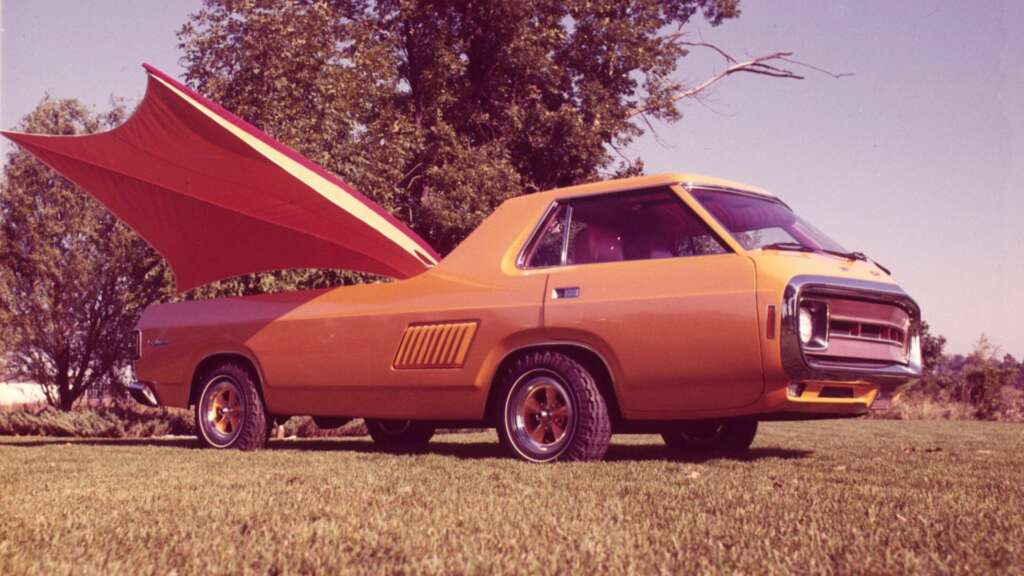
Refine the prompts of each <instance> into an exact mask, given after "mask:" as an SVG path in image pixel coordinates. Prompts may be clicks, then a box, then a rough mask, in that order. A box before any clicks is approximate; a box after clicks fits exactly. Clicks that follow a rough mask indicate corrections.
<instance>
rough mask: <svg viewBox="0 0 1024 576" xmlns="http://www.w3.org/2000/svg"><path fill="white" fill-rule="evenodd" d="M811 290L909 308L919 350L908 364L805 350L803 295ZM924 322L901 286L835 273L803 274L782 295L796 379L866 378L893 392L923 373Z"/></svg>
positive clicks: (786, 345)
mask: <svg viewBox="0 0 1024 576" xmlns="http://www.w3.org/2000/svg"><path fill="white" fill-rule="evenodd" d="M808 292H811V293H813V294H815V295H827V296H839V297H847V298H860V299H870V300H874V301H879V302H886V303H890V304H894V305H896V306H899V307H901V308H903V309H904V310H905V311H906V312H907V314H908V315H909V316H910V327H911V329H910V331H909V333H908V335H909V337H910V338H911V342H910V347H911V350H917V351H918V352H917V353H911V354H909V361H908V362H907V363H906V364H901V363H893V364H885V363H860V362H857V363H854V362H849V363H847V362H841V361H831V360H822V359H818V358H813V357H811V356H808V355H805V354H804V352H803V347H802V346H801V345H800V325H799V310H800V298H801V297H802V296H803V295H804V294H806V293H808ZM920 327H921V310H920V308H918V306H917V303H916V302H914V300H913V299H912V298H911V297H910V296H908V295H907V293H906V292H904V291H903V290H902V289H901V288H900V287H899V286H896V285H893V284H883V283H881V282H869V281H866V280H851V279H846V278H834V277H830V276H797V277H795V278H793V279H792V280H791V281H790V282H789V285H787V286H786V290H785V292H784V293H783V296H782V330H781V335H780V339H779V340H780V345H781V353H782V366H783V368H784V369H785V370H786V375H788V376H789V377H790V378H791V379H792V380H793V381H794V382H803V381H810V380H824V381H833V382H864V383H868V384H872V385H875V386H877V387H878V388H879V389H880V390H881V391H882V392H883V393H885V395H886V396H888V395H889V394H892V393H894V392H896V391H898V390H899V389H900V388H903V387H904V386H906V385H908V384H912V383H913V382H915V381H916V380H917V379H918V378H920V377H921V360H920V354H919V351H920V340H919V339H920V335H919V334H920Z"/></svg>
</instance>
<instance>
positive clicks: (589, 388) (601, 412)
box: [496, 352, 611, 463]
mask: <svg viewBox="0 0 1024 576" xmlns="http://www.w3.org/2000/svg"><path fill="white" fill-rule="evenodd" d="M535 371H545V372H548V373H550V374H552V375H555V376H557V377H558V378H559V380H560V381H561V382H560V383H561V384H562V385H563V387H564V388H565V389H566V391H567V392H568V395H569V399H570V401H571V402H572V403H573V404H572V409H573V414H574V419H575V422H574V423H573V425H572V430H571V431H570V436H569V438H568V440H567V441H566V442H565V444H564V445H563V446H562V449H561V450H559V451H558V452H554V453H551V454H537V453H535V452H533V451H532V450H530V449H529V447H525V446H519V445H517V443H516V440H515V438H514V437H513V434H512V433H511V431H510V430H509V408H510V407H509V402H510V401H511V399H512V396H513V395H514V393H515V388H516V387H517V386H518V385H524V384H526V383H527V382H528V379H526V378H524V376H526V375H528V374H530V373H531V372H535ZM501 385H502V388H501V396H500V398H501V402H500V404H499V406H498V411H497V412H498V413H497V414H496V417H497V423H496V424H497V430H498V442H499V444H500V445H501V446H503V447H504V449H505V450H506V451H507V452H508V453H509V454H510V455H511V456H513V457H516V458H519V459H520V460H525V461H527V462H536V463H544V462H554V461H563V462H567V461H592V460H601V459H602V458H604V455H605V453H606V452H607V450H608V444H609V442H610V441H611V418H610V416H609V414H608V406H607V403H606V401H605V399H604V396H603V395H602V394H601V391H600V389H599V388H598V386H597V384H596V383H595V382H594V378H593V376H592V375H591V374H590V372H588V371H587V369H586V368H584V367H583V366H582V365H581V364H580V363H579V362H577V361H575V360H573V359H572V358H570V357H569V356H566V355H565V354H561V353H558V352H533V353H530V354H527V355H525V356H523V357H522V358H521V359H519V360H518V361H517V362H516V363H515V364H513V365H512V367H511V368H510V369H509V370H508V372H506V374H505V376H504V377H503V378H502V382H501Z"/></svg>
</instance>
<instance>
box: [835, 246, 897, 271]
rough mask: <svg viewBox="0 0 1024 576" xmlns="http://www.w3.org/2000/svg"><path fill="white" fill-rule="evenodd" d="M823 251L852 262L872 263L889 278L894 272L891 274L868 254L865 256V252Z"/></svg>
mask: <svg viewBox="0 0 1024 576" xmlns="http://www.w3.org/2000/svg"><path fill="white" fill-rule="evenodd" d="M821 251H822V252H824V253H826V254H832V255H834V256H839V257H842V258H848V259H850V260H860V261H861V262H871V263H872V264H874V265H875V266H878V267H879V268H881V269H882V272H885V273H886V274H888V275H889V276H892V272H890V271H889V269H888V268H886V267H885V266H882V265H881V264H879V263H878V262H876V261H875V260H874V259H873V258H868V256H867V254H865V253H863V252H856V251H854V252H843V251H841V250H826V249H824V248H822V249H821Z"/></svg>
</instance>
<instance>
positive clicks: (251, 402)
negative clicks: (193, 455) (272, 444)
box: [195, 362, 270, 450]
mask: <svg viewBox="0 0 1024 576" xmlns="http://www.w3.org/2000/svg"><path fill="white" fill-rule="evenodd" d="M203 382H204V384H203V388H202V391H201V392H200V394H199V402H197V403H196V408H195V417H196V431H197V434H198V436H199V440H200V441H201V442H202V443H203V444H205V445H206V446H209V447H211V448H236V449H238V450H256V449H259V448H262V447H263V446H264V445H265V444H266V442H267V436H268V431H269V429H270V428H269V426H268V424H267V414H266V411H265V410H264V408H263V399H262V398H260V394H259V390H257V388H256V384H255V382H253V379H252V377H251V376H250V375H249V373H248V372H247V371H246V370H245V369H243V368H242V367H241V366H239V365H237V364H234V363H231V362H225V363H223V364H220V365H218V366H215V367H214V368H213V369H212V370H210V371H208V372H207V373H206V374H205V375H204V376H203Z"/></svg>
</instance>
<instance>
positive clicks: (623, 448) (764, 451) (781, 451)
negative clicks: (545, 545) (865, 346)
mask: <svg viewBox="0 0 1024 576" xmlns="http://www.w3.org/2000/svg"><path fill="white" fill-rule="evenodd" d="M443 438H444V437H443V436H442V437H440V438H438V439H435V440H433V441H432V442H430V444H428V445H427V446H426V447H425V449H423V450H419V451H414V452H399V451H389V450H383V449H381V448H380V446H378V445H376V444H374V443H373V441H372V440H370V439H368V438H363V437H345V438H301V439H296V438H286V439H272V440H271V441H270V442H269V443H268V444H267V449H268V450H271V451H298V452H355V453H367V454H393V455H437V456H448V457H452V458H458V459H461V460H482V459H487V458H507V457H508V455H507V454H506V452H505V451H504V449H502V447H501V446H500V445H499V444H498V443H497V441H495V440H493V439H492V438H491V437H488V438H487V439H481V440H473V441H469V442H450V441H445V440H444V439H443ZM60 445H72V446H75V445H82V446H110V447H125V446H149V447H154V448H175V449H181V448H188V449H195V448H201V445H200V443H199V441H198V440H197V439H195V438H186V437H174V438H42V439H38V440H27V441H19V442H11V443H4V444H0V446H2V447H14V448H38V447H43V446H60ZM811 454H813V451H811V450H799V449H791V448H777V447H758V448H751V449H750V450H748V451H746V452H743V453H740V454H719V453H709V452H703V453H700V452H698V453H678V452H676V451H674V450H672V449H670V448H668V447H667V446H664V445H658V444H613V445H611V446H609V448H608V453H607V454H606V455H605V458H604V459H605V461H607V462H638V461H652V460H663V461H674V462H687V463H695V464H699V463H702V462H708V461H712V460H731V461H736V462H754V461H757V460H764V459H771V458H775V459H781V460H794V459H800V458H806V457H808V456H810V455H811Z"/></svg>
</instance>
